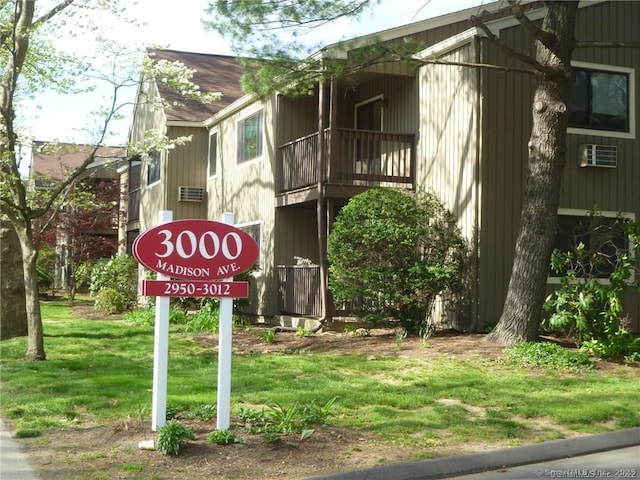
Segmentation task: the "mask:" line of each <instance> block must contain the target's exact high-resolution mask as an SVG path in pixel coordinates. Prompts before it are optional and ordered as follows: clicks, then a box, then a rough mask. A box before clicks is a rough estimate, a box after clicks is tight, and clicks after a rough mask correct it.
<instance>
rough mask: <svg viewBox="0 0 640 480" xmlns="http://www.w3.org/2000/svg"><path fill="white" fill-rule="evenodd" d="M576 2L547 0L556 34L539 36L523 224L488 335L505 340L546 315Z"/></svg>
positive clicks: (548, 24) (547, 27)
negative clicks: (500, 308) (501, 304)
mask: <svg viewBox="0 0 640 480" xmlns="http://www.w3.org/2000/svg"><path fill="white" fill-rule="evenodd" d="M577 4H578V2H547V3H546V9H547V10H546V15H545V18H544V20H543V24H542V30H543V31H544V32H547V34H551V35H552V36H553V37H555V38H547V39H546V40H545V41H544V43H543V41H541V40H536V60H537V61H538V62H539V63H540V65H541V66H542V69H541V71H540V72H539V73H538V75H537V83H536V91H535V94H534V100H533V127H532V130H531V138H530V140H529V145H528V147H529V161H528V171H527V179H526V185H525V194H524V198H523V206H522V213H521V216H520V230H519V233H518V237H517V240H516V246H515V254H514V259H513V268H512V271H511V279H510V281H509V289H508V291H507V297H506V300H505V304H504V309H503V312H502V316H501V318H500V321H499V322H498V324H497V325H496V328H495V329H494V330H493V331H492V332H491V333H490V334H489V336H488V339H489V340H492V341H496V342H499V343H503V344H506V345H513V344H515V343H517V342H521V341H534V340H536V339H537V338H538V330H539V327H540V321H541V319H542V305H543V302H544V297H545V293H546V284H547V276H548V273H549V262H550V257H551V251H552V248H553V240H554V237H555V233H556V228H557V215H558V206H559V202H560V187H561V184H562V172H563V169H564V164H565V155H566V137H567V120H568V116H569V112H568V105H569V96H570V92H571V85H572V81H573V75H572V72H571V53H572V50H573V44H574V38H573V35H574V28H575V17H576V12H577V6H578V5H577ZM545 44H546V45H545ZM547 45H548V46H549V47H551V48H552V49H553V51H552V50H550V49H549V48H547Z"/></svg>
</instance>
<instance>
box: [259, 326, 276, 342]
mask: <svg viewBox="0 0 640 480" xmlns="http://www.w3.org/2000/svg"><path fill="white" fill-rule="evenodd" d="M258 338H259V339H260V340H262V341H263V342H264V343H275V341H276V331H275V330H274V329H273V328H269V329H268V330H265V331H264V332H260V333H259V334H258Z"/></svg>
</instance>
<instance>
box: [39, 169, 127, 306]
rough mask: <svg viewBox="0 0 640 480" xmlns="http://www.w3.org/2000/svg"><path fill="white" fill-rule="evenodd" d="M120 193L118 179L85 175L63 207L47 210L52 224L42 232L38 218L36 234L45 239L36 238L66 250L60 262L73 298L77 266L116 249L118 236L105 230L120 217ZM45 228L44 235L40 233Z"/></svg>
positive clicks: (44, 243)
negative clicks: (106, 234) (62, 262)
mask: <svg viewBox="0 0 640 480" xmlns="http://www.w3.org/2000/svg"><path fill="white" fill-rule="evenodd" d="M119 196H120V185H119V182H118V180H115V179H100V178H99V179H91V178H89V179H83V180H81V181H78V182H76V184H74V185H73V186H72V188H71V189H70V194H69V196H68V197H67V198H66V199H65V201H64V206H63V207H62V208H58V209H52V210H51V211H50V212H48V213H47V215H51V217H52V218H49V220H50V225H47V227H48V228H46V229H45V230H44V231H43V232H42V230H41V229H40V227H41V226H42V223H41V222H35V231H34V234H35V235H36V238H38V237H41V241H40V242H36V244H37V245H38V247H39V248H40V249H41V247H42V246H44V245H47V246H49V247H51V248H53V249H55V248H56V247H58V246H60V247H61V248H63V249H64V250H65V255H64V258H65V264H64V265H60V264H59V265H58V268H64V269H65V271H66V287H67V295H68V298H69V301H73V299H74V296H75V289H76V284H77V282H76V277H75V272H76V269H77V267H78V266H79V265H80V264H82V263H84V262H86V261H89V260H92V259H99V258H107V257H110V256H112V255H114V254H115V253H116V250H117V240H116V239H114V238H113V237H112V236H105V235H103V234H102V233H104V232H110V231H113V221H114V218H115V219H117V218H118V211H117V208H118V202H117V200H118V198H119ZM45 217H46V216H45ZM41 232H42V233H43V235H41V236H40V233H41ZM61 239H62V242H60V240H61ZM60 243H62V245H60ZM40 252H42V250H40ZM40 255H41V253H39V256H40Z"/></svg>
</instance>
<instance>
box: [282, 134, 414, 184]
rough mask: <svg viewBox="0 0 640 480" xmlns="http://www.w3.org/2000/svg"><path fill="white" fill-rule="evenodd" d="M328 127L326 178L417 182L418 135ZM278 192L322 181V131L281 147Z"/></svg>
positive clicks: (333, 181) (348, 181)
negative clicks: (320, 164) (320, 143)
mask: <svg viewBox="0 0 640 480" xmlns="http://www.w3.org/2000/svg"><path fill="white" fill-rule="evenodd" d="M333 132H334V133H333V138H331V135H330V131H329V130H328V129H327V130H325V152H327V161H326V162H325V164H326V169H325V171H324V172H323V180H324V181H325V182H326V183H329V184H338V185H363V186H368V185H371V186H373V185H394V186H399V185H404V186H406V185H409V186H410V185H413V180H414V169H413V163H414V162H413V157H414V148H415V147H414V143H415V142H414V136H413V135H412V134H405V133H387V132H376V131H369V130H351V129H336V130H334V131H333ZM279 150H280V159H281V162H280V170H279V172H278V178H277V189H278V193H283V192H288V191H291V190H296V189H300V188H305V187H309V186H311V185H314V184H316V183H317V182H318V168H317V165H318V134H317V133H314V134H312V135H307V136H306V137H302V138H299V139H297V140H294V141H293V142H289V143H287V144H285V145H282V146H281V147H280V148H279Z"/></svg>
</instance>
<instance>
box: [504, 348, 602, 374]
mask: <svg viewBox="0 0 640 480" xmlns="http://www.w3.org/2000/svg"><path fill="white" fill-rule="evenodd" d="M506 353H507V358H508V359H509V361H510V362H511V363H513V364H515V365H521V366H524V367H536V368H545V369H549V370H578V371H580V370H585V369H592V368H593V367H594V365H593V363H592V362H591V361H590V360H589V358H588V357H587V356H586V355H585V354H584V353H582V352H579V351H575V350H568V349H566V348H563V347H561V346H560V345H557V344H555V343H550V342H522V343H519V344H517V345H516V346H514V347H511V348H508V349H507V350H506Z"/></svg>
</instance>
